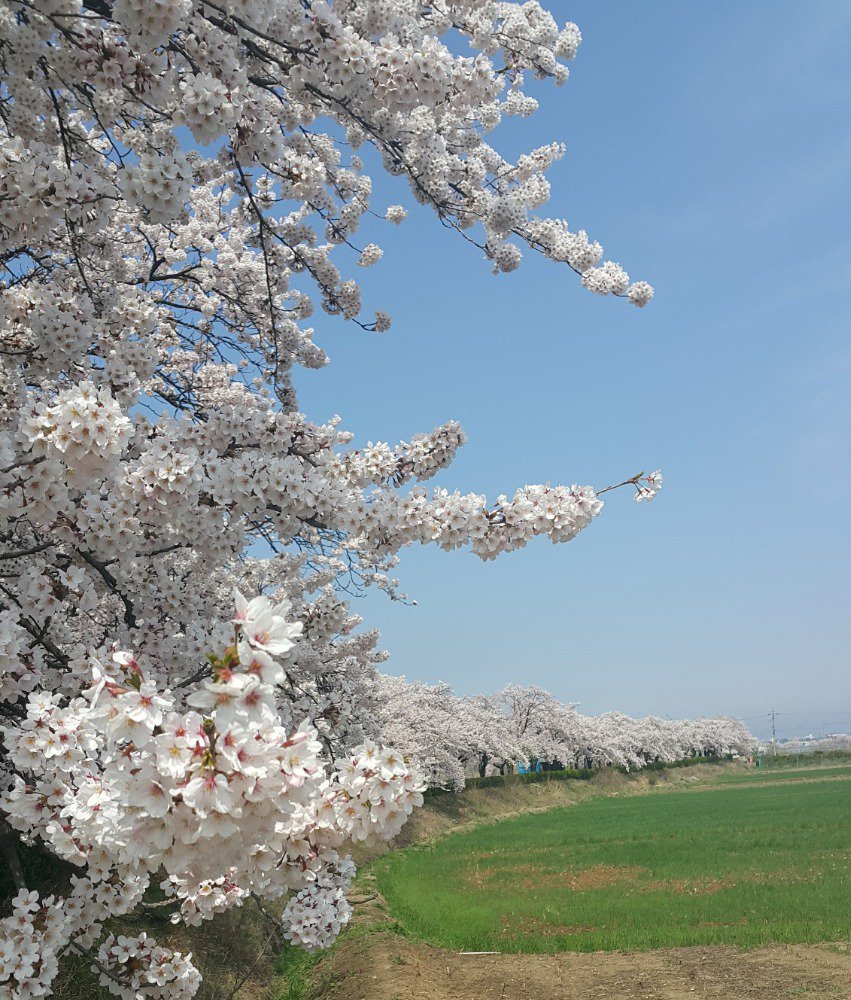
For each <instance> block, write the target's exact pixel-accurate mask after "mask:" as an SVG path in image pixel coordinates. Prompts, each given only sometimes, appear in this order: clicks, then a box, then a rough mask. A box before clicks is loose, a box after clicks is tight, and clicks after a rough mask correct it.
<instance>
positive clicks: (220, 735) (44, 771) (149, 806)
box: [0, 591, 424, 997]
mask: <svg viewBox="0 0 851 1000" xmlns="http://www.w3.org/2000/svg"><path fill="white" fill-rule="evenodd" d="M235 605H236V613H235V615H234V617H233V619H232V623H231V624H232V627H233V630H234V636H233V638H234V641H233V644H232V645H231V646H229V647H228V648H227V649H226V651H225V652H224V654H223V655H222V656H211V657H210V663H209V666H210V673H211V676H210V677H209V678H206V679H203V680H199V682H198V683H197V684H196V685H194V689H193V690H190V691H189V693H188V694H187V695H186V696H185V698H184V702H185V705H186V708H187V709H188V710H184V711H178V710H177V702H176V692H173V691H169V690H160V689H159V688H158V687H157V686H156V685H155V684H154V683H152V682H151V681H150V680H148V679H147V678H146V677H145V674H144V672H143V670H142V667H141V666H140V663H139V661H138V659H137V658H136V657H135V656H134V655H133V654H131V653H129V652H125V651H118V650H117V651H114V652H113V654H112V657H111V661H110V662H109V663H106V664H105V663H102V662H100V661H98V660H95V661H93V663H92V679H93V683H92V684H91V686H90V687H89V688H88V689H87V690H86V692H85V696H84V697H80V698H76V699H72V700H71V701H69V702H67V703H64V701H65V700H64V699H63V698H62V697H61V696H60V695H59V694H53V695H48V694H44V693H39V694H34V695H31V696H30V697H29V699H28V701H27V716H26V718H25V719H24V720H23V721H22V722H21V724H20V725H17V726H14V727H6V728H5V730H4V732H3V738H4V742H5V745H6V750H7V752H8V757H9V760H10V762H11V764H12V766H13V768H14V771H13V774H12V788H11V790H10V791H8V792H6V793H3V794H0V808H2V809H3V811H4V813H5V815H6V817H7V819H8V822H9V823H10V824H11V825H12V826H13V827H14V828H15V829H17V830H19V831H20V832H21V833H22V834H23V835H24V837H26V838H27V839H35V838H39V839H40V841H41V842H42V843H43V844H45V845H46V846H47V847H48V849H49V850H50V851H51V852H52V853H54V854H55V855H57V856H58V857H60V858H62V859H63V860H65V861H67V862H70V863H71V864H73V865H76V866H79V867H81V868H85V869H87V871H88V872H89V876H88V880H85V879H84V880H81V881H80V888H84V887H85V888H86V889H87V895H83V894H82V893H80V894H78V905H77V907H76V910H75V909H74V907H72V906H70V905H69V900H67V899H66V900H60V901H59V903H58V904H57V905H61V907H62V912H63V914H65V916H66V917H69V914H71V913H74V912H75V913H76V917H75V919H74V929H75V930H79V931H82V932H84V933H85V934H87V935H88V936H89V938H90V939H96V938H97V937H98V935H99V933H100V925H101V921H102V920H103V918H104V916H105V915H106V914H115V913H120V912H127V911H128V910H129V909H131V908H132V907H133V906H134V905H135V904H136V903H137V902H138V900H139V898H140V896H141V894H142V893H144V891H145V888H146V887H147V886H148V884H149V883H150V880H151V877H152V876H153V875H155V874H156V872H157V871H158V870H160V868H162V869H164V870H165V872H166V873H167V875H168V878H167V879H166V881H165V882H164V883H163V888H164V889H165V890H166V893H167V895H168V896H170V897H175V898H176V900H177V901H178V903H179V909H178V910H177V911H175V914H174V918H175V919H179V920H182V921H183V922H186V923H189V924H196V923H200V922H201V921H202V920H204V919H209V918H211V917H213V916H214V915H215V913H217V912H221V911H222V910H224V909H227V908H229V907H231V906H239V905H241V904H242V902H243V900H244V899H245V897H246V896H248V895H249V894H256V895H259V896H263V897H267V898H270V899H279V898H281V897H286V896H287V895H288V894H289V893H291V892H294V893H296V894H297V895H296V896H294V897H293V899H292V900H291V901H290V903H288V904H287V908H286V909H285V911H284V919H285V921H286V920H287V919H288V916H292V919H293V921H294V923H293V927H292V928H291V930H290V931H289V933H291V936H292V939H293V940H298V941H299V942H300V943H302V944H304V945H305V946H306V947H320V946H325V945H327V943H328V942H329V941H330V940H331V936H332V934H333V933H336V932H338V931H339V929H340V928H341V927H342V926H343V925H344V924H345V922H346V920H347V919H348V916H347V914H348V909H347V906H348V904H347V903H346V902H345V898H344V897H345V892H346V890H347V889H348V885H349V883H350V881H351V876H352V874H353V871H354V869H353V866H352V865H351V862H350V861H349V860H348V858H347V857H345V856H341V855H340V854H339V853H338V850H337V848H339V847H340V846H341V845H342V844H344V843H345V842H347V841H355V840H363V839H366V838H368V837H370V836H375V837H379V838H389V837H392V836H394V835H395V834H396V833H397V832H398V831H399V829H400V828H401V826H402V824H403V823H404V821H405V819H406V818H407V817H408V815H409V814H410V812H411V811H412V809H413V808H414V807H415V806H416V805H418V804H420V803H421V802H422V794H421V793H422V790H423V788H424V785H423V783H422V781H421V779H420V777H419V775H418V773H417V771H416V770H415V769H414V768H412V766H411V765H410V763H409V762H408V761H407V760H405V759H403V757H402V756H401V754H397V753H395V752H394V751H392V750H389V749H386V748H381V747H378V746H376V745H375V744H373V743H367V744H363V745H361V746H359V747H356V748H354V749H353V750H352V752H351V753H350V755H349V756H348V758H347V759H346V760H345V761H344V762H343V763H342V764H341V765H340V764H338V766H337V767H336V769H332V768H331V767H330V765H329V763H328V762H327V761H326V760H324V759H323V758H322V746H321V744H320V743H319V741H318V740H317V738H316V737H317V732H316V730H315V729H313V728H312V727H310V726H309V725H308V724H302V725H300V726H299V727H298V728H296V729H295V731H287V729H286V728H285V727H284V726H283V725H282V724H281V720H280V716H279V713H278V710H277V705H276V692H275V687H276V685H277V684H278V683H280V681H281V679H282V677H283V673H284V667H283V666H282V662H281V658H282V657H286V654H288V653H289V652H290V651H291V650H292V649H293V648H294V646H295V644H296V642H297V641H298V638H299V636H300V634H301V631H302V626H301V623H291V622H290V621H289V620H288V619H287V618H286V617H285V615H287V614H288V613H289V611H290V604H289V602H288V601H286V600H284V601H279V602H277V603H272V601H271V600H270V599H269V598H268V597H266V596H263V595H261V596H259V597H255V598H252V599H251V600H246V599H245V598H244V597H243V596H242V595H241V594H240V593H239V591H236V593H235ZM196 709H197V711H196ZM24 776H27V777H24ZM84 882H85V883H87V884H86V885H85V886H84V885H83V883H84ZM116 894H118V897H119V898H118V900H116V898H115V897H116ZM82 900H85V903H83V902H82ZM22 905H23V904H22ZM44 905H45V906H48V904H47V903H45V904H44ZM51 905H52V904H51ZM69 919H70V917H69ZM38 926H40V925H38ZM49 926H52V925H49ZM54 939H55V941H56V943H57V945H58V946H59V947H63V946H64V945H66V944H67V942H68V937H67V935H66V936H65V937H64V938H62V937H61V936H60V935H58V934H53V935H52V936H51V940H54ZM40 940H41V939H40ZM40 947H41V949H42V951H43V950H44V941H43V940H41V945H40ZM28 953H29V952H28ZM98 960H99V962H100V965H99V966H98V968H100V967H101V966H104V967H106V968H107V970H108V971H107V972H103V973H102V974H103V975H104V976H105V977H106V978H105V985H109V983H110V982H112V983H113V984H114V985H115V988H116V990H119V989H120V990H121V991H124V992H119V995H122V996H124V995H127V996H135V995H136V994H135V993H133V992H132V991H133V990H137V991H138V990H141V991H142V993H143V995H145V996H151V997H155V996H159V995H162V996H166V995H185V996H190V995H192V993H194V991H195V989H196V988H197V982H198V980H197V973H196V972H195V970H194V967H193V966H192V965H191V962H190V960H189V958H188V957H187V958H185V959H184V958H182V957H181V956H179V955H177V956H176V955H172V954H171V953H170V952H167V950H165V949H163V948H161V947H160V946H158V945H157V944H156V942H153V941H147V940H146V939H144V940H143V939H141V938H140V939H138V940H127V941H122V939H119V940H118V941H114V940H113V939H112V938H108V939H107V940H106V941H105V942H103V943H102V944H101V946H100V950H99V952H98ZM116 963H119V964H121V965H123V966H124V969H123V971H121V972H120V973H118V972H115V969H114V968H113V967H114V965H115V964H116ZM47 968H48V969H50V968H52V966H50V965H48V966H47ZM176 979H177V980H179V987H175V986H174V985H173V984H174V982H175V980H176ZM155 987H156V988H159V987H162V990H163V992H157V989H155ZM110 988H112V987H111V986H110ZM169 989H172V990H173V991H176V992H172V993H168V990H169ZM127 990H130V991H131V992H129V993H127V992H126V991H127Z"/></svg>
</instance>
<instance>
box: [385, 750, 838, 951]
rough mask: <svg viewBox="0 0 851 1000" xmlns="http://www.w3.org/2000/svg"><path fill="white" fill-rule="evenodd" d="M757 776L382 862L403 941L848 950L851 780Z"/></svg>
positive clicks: (486, 831)
mask: <svg viewBox="0 0 851 1000" xmlns="http://www.w3.org/2000/svg"><path fill="white" fill-rule="evenodd" d="M837 772H842V775H841V776H840V775H839V774H836V773H837ZM751 774H752V772H746V773H745V774H744V775H739V776H738V777H739V778H740V779H741V778H742V777H745V778H747V779H748V780H749V781H751V782H752V787H750V786H748V787H745V788H726V787H723V786H722V787H716V788H706V789H705V790H690V791H684V792H678V791H670V792H665V793H663V794H648V795H639V796H619V797H612V798H597V799H591V800H589V801H587V802H584V803H582V804H580V805H577V806H575V807H573V808H569V809H559V810H555V811H552V812H548V813H541V814H533V815H531V816H524V817H521V818H517V819H512V820H506V821H503V822H500V823H495V824H492V825H489V826H485V827H479V828H478V829H475V830H472V831H470V832H467V833H459V834H454V835H451V836H449V837H447V838H445V839H444V840H443V841H441V842H439V843H438V844H436V845H435V846H432V847H425V848H413V849H411V850H408V851H403V852H398V853H392V854H389V855H387V856H386V857H384V858H382V859H380V860H379V861H377V862H376V863H375V871H376V876H377V879H378V885H379V888H380V890H381V892H382V894H383V895H384V897H385V898H386V900H387V902H388V904H389V907H390V911H391V915H392V916H393V917H395V918H396V919H397V920H399V921H400V922H401V924H402V925H403V927H404V928H405V930H406V931H407V933H409V934H410V935H412V936H413V937H417V938H421V939H424V940H426V941H429V942H430V943H432V944H437V945H441V946H444V947H449V948H457V949H461V950H470V951H491V950H493V951H513V952H557V951H594V950H619V949H648V948H658V947H668V946H676V945H694V944H718V943H731V944H736V945H741V946H746V947H747V946H754V945H758V944H763V943H768V942H814V941H848V940H849V939H851V906H849V901H851V768H847V767H846V768H828V769H824V770H823V771H822V772H815V773H810V774H809V775H807V778H808V779H809V780H798V781H793V780H791V779H792V778H793V777H798V778H803V777H804V775H803V772H802V771H798V772H795V773H794V774H793V773H791V772H790V773H788V774H787V775H784V777H787V778H788V779H790V780H785V781H780V783H778V784H762V783H761V782H760V781H759V780H758V777H757V776H756V774H754V776H753V777H751ZM834 774H836V776H834ZM762 776H763V777H764V779H765V780H766V781H770V782H775V781H777V780H778V778H780V777H781V776H780V775H779V774H777V773H776V772H775V773H771V774H766V773H765V772H762ZM821 777H825V778H827V779H828V780H820V778H821ZM725 779H726V776H725ZM846 779H847V780H846Z"/></svg>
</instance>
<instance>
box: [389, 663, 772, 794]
mask: <svg viewBox="0 0 851 1000" xmlns="http://www.w3.org/2000/svg"><path fill="white" fill-rule="evenodd" d="M376 687H377V691H378V705H377V710H376V713H375V714H376V717H377V719H378V720H379V723H380V728H379V731H378V734H377V736H378V739H380V740H383V741H387V742H389V743H392V744H393V745H394V746H397V747H399V748H400V749H402V750H403V751H404V752H406V753H408V754H410V755H411V756H412V757H414V758H415V759H416V760H417V763H418V764H419V766H420V768H421V769H422V771H423V774H424V776H425V778H426V780H427V782H428V784H429V785H430V786H436V787H454V788H456V789H460V788H463V787H464V784H465V781H466V779H467V778H468V777H469V776H470V775H471V774H480V775H484V774H486V773H496V772H498V773H506V772H507V771H510V770H513V769H514V768H515V767H516V766H517V765H521V766H523V765H525V766H528V765H530V763H531V762H532V761H545V762H547V763H549V764H552V763H558V764H560V765H561V766H562V767H565V768H601V767H607V766H609V765H615V766H619V767H626V768H629V769H630V770H633V769H639V768H642V767H645V766H646V765H647V764H650V763H655V762H657V761H664V762H667V763H670V762H673V761H680V760H684V759H686V758H688V757H707V756H726V755H732V754H735V755H738V756H744V755H746V754H749V753H751V752H752V751H753V750H755V748H756V746H757V741H756V740H755V738H754V737H753V736H752V735H751V733H750V732H749V731H748V729H747V727H746V726H745V725H744V723H743V722H741V721H740V720H738V719H733V718H727V717H720V718H701V719H676V720H672V719H660V718H657V717H655V716H647V717H646V718H632V717H630V716H628V715H624V714H622V713H621V712H605V713H603V714H602V715H597V716H594V715H582V714H580V713H579V712H577V710H576V709H577V706H576V705H575V704H571V703H564V702H559V701H558V700H557V699H556V698H555V697H553V695H552V694H550V693H549V691H545V690H543V688H540V687H537V686H534V685H519V684H509V685H508V686H507V687H505V688H503V689H502V690H501V691H498V692H497V693H496V694H493V695H476V696H473V697H462V696H458V695H456V694H455V693H454V692H453V691H452V688H451V687H450V686H449V685H448V684H424V683H422V682H419V681H408V680H406V679H405V678H404V677H391V676H387V675H385V674H379V675H378V677H377V682H376Z"/></svg>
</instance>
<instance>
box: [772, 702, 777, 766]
mask: <svg viewBox="0 0 851 1000" xmlns="http://www.w3.org/2000/svg"><path fill="white" fill-rule="evenodd" d="M776 716H777V713H776V712H775V711H774V709H773V708H772V710H771V755H772V757H776V756H777V727H776V726H775V724H774V722H775V718H776Z"/></svg>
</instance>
